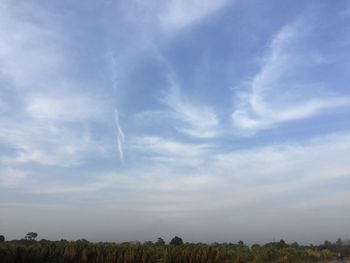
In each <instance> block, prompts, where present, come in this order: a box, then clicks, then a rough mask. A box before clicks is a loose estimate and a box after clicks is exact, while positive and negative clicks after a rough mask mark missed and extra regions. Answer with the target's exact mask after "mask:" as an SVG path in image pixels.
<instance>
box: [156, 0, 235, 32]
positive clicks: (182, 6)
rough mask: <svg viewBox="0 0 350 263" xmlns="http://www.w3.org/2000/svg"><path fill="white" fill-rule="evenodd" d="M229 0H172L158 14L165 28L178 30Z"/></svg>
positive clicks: (216, 9) (219, 7) (210, 12)
mask: <svg viewBox="0 0 350 263" xmlns="http://www.w3.org/2000/svg"><path fill="white" fill-rule="evenodd" d="M228 2H229V1H228V0H217V1H210V0H209V1H208V0H187V1H186V0H170V1H167V3H166V4H165V5H164V7H163V9H162V11H161V12H160V13H159V14H158V19H159V22H160V25H161V27H162V28H163V29H164V30H166V31H176V30H179V29H183V28H185V27H188V26H191V25H193V24H195V23H197V22H199V21H200V20H202V19H204V18H205V17H207V16H209V15H210V14H212V13H214V12H215V11H218V10H219V9H221V8H222V7H223V6H225V5H226V4H228Z"/></svg>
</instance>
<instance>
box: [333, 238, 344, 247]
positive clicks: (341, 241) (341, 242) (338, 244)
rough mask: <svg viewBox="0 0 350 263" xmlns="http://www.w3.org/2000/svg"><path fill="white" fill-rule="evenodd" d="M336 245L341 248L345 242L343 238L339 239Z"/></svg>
mask: <svg viewBox="0 0 350 263" xmlns="http://www.w3.org/2000/svg"><path fill="white" fill-rule="evenodd" d="M335 244H336V245H337V247H341V246H342V245H343V240H341V238H340V237H339V238H338V239H337V241H335Z"/></svg>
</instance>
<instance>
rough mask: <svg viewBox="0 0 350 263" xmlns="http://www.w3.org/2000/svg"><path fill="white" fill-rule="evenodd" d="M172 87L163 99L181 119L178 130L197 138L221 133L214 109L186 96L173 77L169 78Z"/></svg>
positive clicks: (211, 136)
mask: <svg viewBox="0 0 350 263" xmlns="http://www.w3.org/2000/svg"><path fill="white" fill-rule="evenodd" d="M169 82H170V88H169V90H168V92H167V94H166V95H165V96H164V97H163V98H162V101H163V102H164V104H165V105H167V106H168V107H169V108H170V109H171V110H172V111H171V112H170V115H172V116H173V117H174V118H175V119H177V120H178V121H180V124H179V125H178V126H177V127H176V128H177V130H178V131H180V132H182V133H184V134H186V135H189V136H192V137H197V138H213V137H216V136H218V135H219V134H220V128H219V119H218V116H217V114H216V113H215V111H214V109H213V108H212V107H210V106H207V105H204V104H202V103H198V102H197V101H195V100H194V99H190V98H188V97H187V98H185V97H184V95H183V94H181V90H180V88H179V86H178V85H177V83H176V82H175V80H174V79H173V78H169Z"/></svg>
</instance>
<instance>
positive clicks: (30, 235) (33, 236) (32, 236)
mask: <svg viewBox="0 0 350 263" xmlns="http://www.w3.org/2000/svg"><path fill="white" fill-rule="evenodd" d="M37 236H38V234H37V233H35V232H28V233H27V235H26V236H25V238H24V239H26V240H35V239H36V238H37Z"/></svg>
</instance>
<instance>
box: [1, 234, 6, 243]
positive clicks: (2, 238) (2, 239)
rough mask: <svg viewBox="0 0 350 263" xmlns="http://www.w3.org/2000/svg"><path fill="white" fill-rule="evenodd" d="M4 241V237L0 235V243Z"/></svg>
mask: <svg viewBox="0 0 350 263" xmlns="http://www.w3.org/2000/svg"><path fill="white" fill-rule="evenodd" d="M4 241H5V237H4V236H3V235H0V243H1V242H4Z"/></svg>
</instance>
